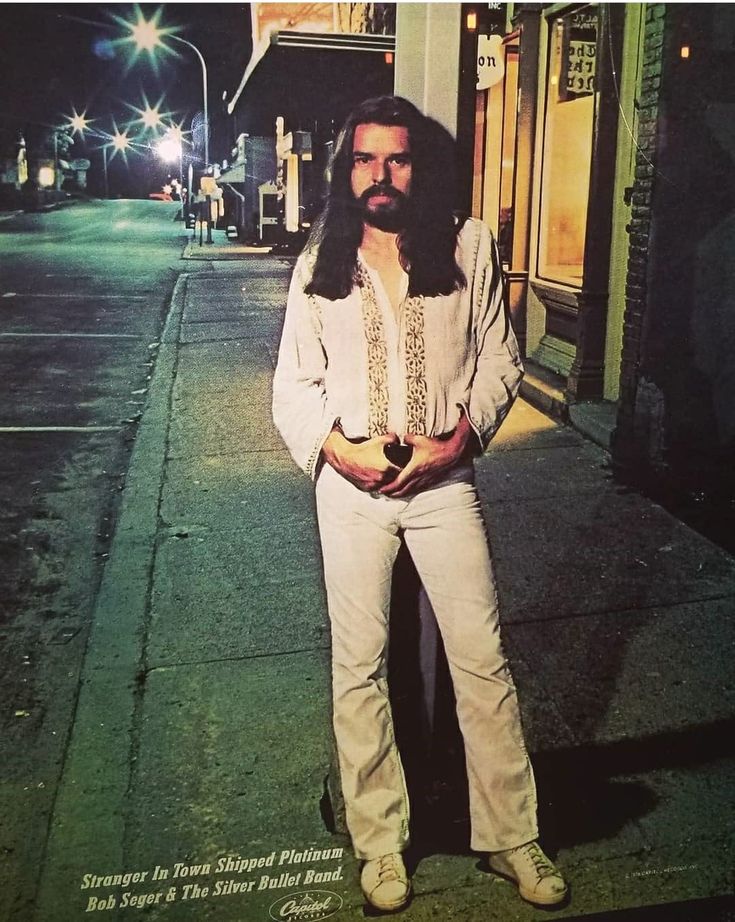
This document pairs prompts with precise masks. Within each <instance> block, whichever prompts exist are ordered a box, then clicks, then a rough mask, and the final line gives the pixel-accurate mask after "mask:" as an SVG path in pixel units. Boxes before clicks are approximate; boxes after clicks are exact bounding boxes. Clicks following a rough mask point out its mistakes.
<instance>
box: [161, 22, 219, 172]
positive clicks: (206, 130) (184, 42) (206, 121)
mask: <svg viewBox="0 0 735 922" xmlns="http://www.w3.org/2000/svg"><path fill="white" fill-rule="evenodd" d="M169 38H172V39H173V40H174V41H175V42H181V44H182V45H186V46H188V47H189V48H191V50H192V51H193V52H194V53H195V54H196V56H197V57H198V58H199V63H200V64H201V65H202V98H203V101H204V171H205V172H206V171H207V170H208V169H209V105H208V103H207V94H208V91H207V65H206V63H205V61H204V57H203V56H202V53H201V51H200V50H199V49H198V48H197V46H196V45H194V44H192V43H191V42H189V41H187V40H186V39H185V38H181V37H180V36H178V35H170V36H169Z"/></svg>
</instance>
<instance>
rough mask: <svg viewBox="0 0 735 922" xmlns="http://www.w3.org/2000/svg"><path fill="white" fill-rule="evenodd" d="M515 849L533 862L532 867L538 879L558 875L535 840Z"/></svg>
mask: <svg viewBox="0 0 735 922" xmlns="http://www.w3.org/2000/svg"><path fill="white" fill-rule="evenodd" d="M515 851H516V852H518V853H519V854H521V855H522V856H523V857H524V858H526V859H528V860H529V861H530V862H531V863H532V864H533V869H534V871H535V872H536V874H537V875H538V877H539V879H540V880H543V878H544V877H558V875H559V872H558V871H557V870H556V868H555V867H554V865H553V864H552V863H551V862H550V861H549V859H548V858H547V857H546V855H544V853H543V852H542V851H541V849H540V848H539V847H538V845H536V843H535V842H532V843H531V844H530V845H521V846H520V847H519V848H517V849H515Z"/></svg>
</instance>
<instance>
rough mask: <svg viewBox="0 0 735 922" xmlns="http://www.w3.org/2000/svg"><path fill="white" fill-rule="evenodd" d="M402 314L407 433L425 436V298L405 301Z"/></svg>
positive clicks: (413, 298) (412, 298)
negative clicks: (404, 346) (404, 333)
mask: <svg viewBox="0 0 735 922" xmlns="http://www.w3.org/2000/svg"><path fill="white" fill-rule="evenodd" d="M403 315H404V317H405V322H406V432H410V433H411V434H412V435H426V350H425V346H424V299H423V298H420V297H419V298H417V297H411V298H407V299H406V301H404V303H403Z"/></svg>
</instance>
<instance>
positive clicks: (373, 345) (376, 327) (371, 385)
mask: <svg viewBox="0 0 735 922" xmlns="http://www.w3.org/2000/svg"><path fill="white" fill-rule="evenodd" d="M355 281H356V282H357V285H358V286H359V288H360V298H361V300H362V319H363V326H364V327H365V338H366V340H367V362H368V405H369V416H368V437H369V438H373V436H376V435H385V433H386V432H387V431H388V348H387V346H386V343H385V331H384V330H383V318H382V316H381V314H380V308H379V307H378V302H377V299H376V297H375V289H374V288H373V283H372V281H371V279H370V276H369V275H368V273H367V272H366V271H365V269H364V268H363V267H362V266H359V265H358V267H357V271H356V279H355Z"/></svg>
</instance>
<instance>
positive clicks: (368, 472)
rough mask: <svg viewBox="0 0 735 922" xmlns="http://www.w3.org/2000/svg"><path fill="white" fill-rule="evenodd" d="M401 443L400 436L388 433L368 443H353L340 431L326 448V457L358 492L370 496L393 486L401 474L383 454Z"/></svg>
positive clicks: (332, 437) (331, 438) (329, 440)
mask: <svg viewBox="0 0 735 922" xmlns="http://www.w3.org/2000/svg"><path fill="white" fill-rule="evenodd" d="M398 441H400V440H399V438H398V436H397V435H395V434H394V433H388V434H387V435H378V436H375V437H374V438H372V439H367V440H366V441H365V442H351V441H350V440H349V439H347V438H345V436H344V435H343V434H342V433H341V432H340V431H339V430H338V429H333V430H332V431H331V432H330V433H329V435H328V437H327V439H326V441H325V442H324V445H322V455H323V456H324V460H325V461H326V462H327V464H329V465H331V466H332V467H333V468H334V469H335V471H337V473H338V474H341V475H342V476H343V477H344V478H345V479H346V480H349V481H350V483H351V484H353V485H354V486H356V487H357V489H358V490H363V491H364V492H365V493H370V492H371V491H373V490H377V489H379V488H380V487H382V486H385V484H387V483H390V481H391V480H393V478H394V477H395V476H396V475H397V474H398V473H399V472H400V470H401V469H400V468H399V467H397V466H396V465H395V464H391V462H390V461H389V460H388V459H387V458H386V457H385V455H384V454H383V448H384V447H385V446H386V445H390V444H391V443H396V442H398Z"/></svg>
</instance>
